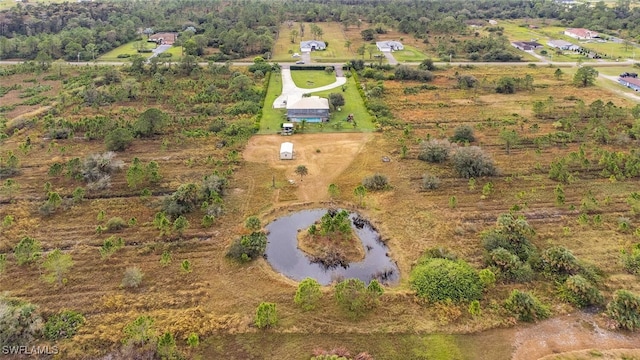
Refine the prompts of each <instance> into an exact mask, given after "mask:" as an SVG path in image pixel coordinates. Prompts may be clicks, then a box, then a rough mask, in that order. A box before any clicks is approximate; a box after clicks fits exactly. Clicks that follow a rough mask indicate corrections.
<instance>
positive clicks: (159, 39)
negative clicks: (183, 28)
mask: <svg viewBox="0 0 640 360" xmlns="http://www.w3.org/2000/svg"><path fill="white" fill-rule="evenodd" d="M176 39H178V33H169V32H166V33H155V34H153V35H151V36H149V40H148V41H153V42H155V43H157V44H158V45H173V43H174V42H176Z"/></svg>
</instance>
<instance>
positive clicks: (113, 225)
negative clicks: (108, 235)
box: [107, 217, 127, 231]
mask: <svg viewBox="0 0 640 360" xmlns="http://www.w3.org/2000/svg"><path fill="white" fill-rule="evenodd" d="M126 227H127V222H126V221H124V219H122V218H121V217H112V218H111V219H109V220H108V221H107V231H118V230H122V229H124V228H126Z"/></svg>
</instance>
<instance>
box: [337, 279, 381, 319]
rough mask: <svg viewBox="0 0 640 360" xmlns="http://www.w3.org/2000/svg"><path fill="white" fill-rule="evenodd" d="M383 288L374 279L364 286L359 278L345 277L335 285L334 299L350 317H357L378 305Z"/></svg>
mask: <svg viewBox="0 0 640 360" xmlns="http://www.w3.org/2000/svg"><path fill="white" fill-rule="evenodd" d="M383 293H384V290H383V289H382V287H381V286H380V283H378V282H377V281H376V280H372V281H371V282H370V283H369V286H365V284H364V282H363V281H362V280H360V279H346V280H344V281H341V282H339V283H338V284H337V285H336V287H335V299H336V302H337V303H338V306H340V307H341V308H342V309H343V310H345V311H347V313H348V314H349V316H350V317H352V318H357V317H360V316H362V315H364V314H365V313H366V312H367V311H369V310H371V309H373V308H375V307H376V306H377V305H378V299H379V298H380V296H382V294H383Z"/></svg>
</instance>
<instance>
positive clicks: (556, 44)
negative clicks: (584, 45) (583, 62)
mask: <svg viewBox="0 0 640 360" xmlns="http://www.w3.org/2000/svg"><path fill="white" fill-rule="evenodd" d="M547 45H549V46H550V47H552V48H554V49H560V50H571V51H578V50H580V46H578V45H574V44H572V43H570V42H568V41H564V40H551V41H549V42H547Z"/></svg>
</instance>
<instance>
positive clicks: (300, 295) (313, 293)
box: [293, 278, 322, 310]
mask: <svg viewBox="0 0 640 360" xmlns="http://www.w3.org/2000/svg"><path fill="white" fill-rule="evenodd" d="M321 297H322V292H321V291H320V284H319V283H318V281H316V280H315V279H312V278H305V279H304V280H302V281H301V282H300V284H298V290H296V295H295V297H294V298H293V302H295V303H296V305H298V306H300V307H301V308H302V309H303V310H313V308H315V306H316V303H317V302H318V301H319V300H320V298H321Z"/></svg>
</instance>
